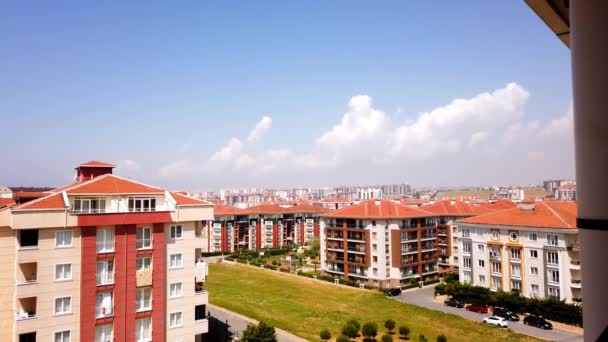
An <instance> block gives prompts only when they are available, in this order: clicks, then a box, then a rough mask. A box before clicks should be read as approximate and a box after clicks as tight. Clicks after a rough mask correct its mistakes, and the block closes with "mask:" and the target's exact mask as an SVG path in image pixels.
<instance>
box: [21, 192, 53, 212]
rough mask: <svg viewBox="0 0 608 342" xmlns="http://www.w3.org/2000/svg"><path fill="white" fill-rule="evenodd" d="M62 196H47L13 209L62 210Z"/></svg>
mask: <svg viewBox="0 0 608 342" xmlns="http://www.w3.org/2000/svg"><path fill="white" fill-rule="evenodd" d="M64 208H65V203H64V202H63V195H62V194H61V193H57V194H52V195H48V196H46V197H42V198H39V199H36V200H33V201H31V202H27V203H24V204H22V205H19V206H17V207H15V209H64Z"/></svg>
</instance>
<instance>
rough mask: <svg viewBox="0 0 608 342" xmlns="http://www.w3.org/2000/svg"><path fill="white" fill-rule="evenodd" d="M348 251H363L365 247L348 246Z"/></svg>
mask: <svg viewBox="0 0 608 342" xmlns="http://www.w3.org/2000/svg"><path fill="white" fill-rule="evenodd" d="M348 251H349V252H358V253H365V247H358V248H357V247H348Z"/></svg>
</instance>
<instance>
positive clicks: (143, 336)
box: [135, 317, 152, 342]
mask: <svg viewBox="0 0 608 342" xmlns="http://www.w3.org/2000/svg"><path fill="white" fill-rule="evenodd" d="M135 341H136V342H149V341H152V320H151V319H150V318H149V317H147V318H140V319H136V320H135Z"/></svg>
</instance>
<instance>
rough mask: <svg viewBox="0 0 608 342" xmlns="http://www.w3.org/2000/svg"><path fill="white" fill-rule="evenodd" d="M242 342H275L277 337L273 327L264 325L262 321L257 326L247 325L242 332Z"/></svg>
mask: <svg viewBox="0 0 608 342" xmlns="http://www.w3.org/2000/svg"><path fill="white" fill-rule="evenodd" d="M242 341H243V342H277V335H276V334H275V332H274V327H272V326H270V325H268V324H266V323H265V322H264V321H262V322H260V323H258V325H257V326H256V325H254V324H248V325H247V328H246V329H245V331H243V339H242Z"/></svg>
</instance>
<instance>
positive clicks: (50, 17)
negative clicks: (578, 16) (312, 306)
mask: <svg viewBox="0 0 608 342" xmlns="http://www.w3.org/2000/svg"><path fill="white" fill-rule="evenodd" d="M94 6H98V7H97V8H95V7H94ZM6 7H7V8H5V9H4V10H3V11H2V13H0V29H2V30H3V32H6V33H7V35H6V39H5V40H4V42H3V46H4V48H5V49H4V51H3V58H2V60H1V61H0V72H1V73H2V75H3V79H2V81H0V103H1V105H0V117H1V118H2V122H3V128H5V129H4V130H3V138H4V141H5V144H4V149H3V153H2V156H1V157H0V163H1V164H2V172H1V173H0V184H2V185H7V186H61V185H64V184H66V183H69V182H70V181H71V180H72V175H70V174H66V173H65V170H66V166H72V165H77V164H78V163H80V162H83V161H87V160H91V159H96V160H103V161H107V162H112V163H116V164H117V165H118V168H117V169H116V174H118V175H121V176H125V177H130V178H133V179H138V180H141V181H143V182H146V183H150V184H158V185H160V186H163V187H166V188H170V189H175V190H188V191H205V190H214V189H220V188H234V187H236V188H238V187H251V186H264V187H276V188H284V187H289V186H290V185H295V186H297V187H311V186H313V187H321V186H338V185H340V184H388V183H399V182H407V183H409V184H411V185H412V186H413V187H414V188H417V187H474V186H490V185H494V184H495V185H525V184H542V183H541V182H542V181H543V180H546V179H551V178H574V148H573V137H572V97H571V80H570V56H569V50H568V49H567V48H565V47H564V46H563V44H562V43H561V42H560V41H559V40H557V39H555V37H553V35H552V34H549V32H548V29H547V27H546V26H545V25H544V24H543V23H542V22H541V21H539V20H538V18H537V17H536V16H535V15H534V13H532V12H531V11H530V10H529V8H528V7H527V6H526V5H525V3H524V2H499V1H477V2H470V3H465V4H461V3H446V4H443V5H442V6H441V7H437V6H433V5H432V4H428V3H401V2H388V3H385V4H382V6H381V5H380V4H377V3H352V2H348V3H346V2H343V3H340V2H337V3H325V2H322V1H312V2H307V3H285V2H280V1H270V2H264V3H256V4H253V3H244V4H239V6H238V8H237V7H234V6H230V4H227V3H225V2H215V3H214V2H206V3H204V4H195V5H192V6H191V7H188V8H187V7H178V6H175V5H173V4H146V6H142V5H139V4H121V5H117V6H113V5H111V4H104V5H102V4H97V5H86V6H85V5H83V4H79V3H78V2H74V3H71V4H56V3H53V4H50V3H49V4H39V5H38V6H36V7H35V8H32V7H31V6H25V5H22V4H13V5H11V6H6ZM513 22H517V23H518V24H517V25H515V26H514V25H512V23H513Z"/></svg>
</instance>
